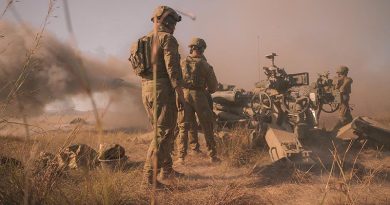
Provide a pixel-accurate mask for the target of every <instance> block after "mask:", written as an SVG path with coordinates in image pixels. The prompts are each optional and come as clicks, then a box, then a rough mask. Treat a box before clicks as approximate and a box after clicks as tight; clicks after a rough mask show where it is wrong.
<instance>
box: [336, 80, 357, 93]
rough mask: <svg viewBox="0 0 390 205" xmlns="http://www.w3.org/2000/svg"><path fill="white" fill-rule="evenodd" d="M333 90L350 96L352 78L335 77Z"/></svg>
mask: <svg viewBox="0 0 390 205" xmlns="http://www.w3.org/2000/svg"><path fill="white" fill-rule="evenodd" d="M335 82H336V84H335V86H336V87H335V88H336V89H337V90H339V91H340V93H343V94H347V95H348V94H350V93H351V91H352V90H351V85H352V82H353V80H352V78H350V77H347V76H341V77H337V78H336V79H335Z"/></svg>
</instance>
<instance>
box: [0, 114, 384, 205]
mask: <svg viewBox="0 0 390 205" xmlns="http://www.w3.org/2000/svg"><path fill="white" fill-rule="evenodd" d="M75 118H81V119H86V121H85V122H81V123H80V120H78V122H79V123H75V124H70V123H69V122H71V121H72V119H75ZM91 119H92V117H91V114H90V113H89V114H88V113H84V114H74V115H73V114H72V115H71V114H68V115H63V114H61V115H47V116H45V117H40V118H37V119H32V120H31V121H30V124H34V125H35V126H36V127H30V129H29V130H30V135H31V137H30V139H29V140H26V139H25V129H24V126H22V125H18V124H9V123H8V124H6V125H4V126H2V127H1V128H0V156H2V157H3V158H4V157H8V158H14V159H17V160H20V161H21V162H22V165H23V166H24V168H20V170H19V169H14V168H9V167H7V166H6V165H5V164H4V163H3V164H2V165H1V166H0V176H1V178H0V181H1V183H0V204H19V203H23V202H27V203H31V204H33V203H34V202H35V203H36V204H149V203H150V200H151V192H150V190H144V189H141V188H140V184H141V180H142V166H143V163H144V160H145V156H146V150H147V148H148V146H149V143H150V141H151V137H152V135H151V133H149V132H148V131H145V130H139V129H138V130H136V129H124V128H119V129H111V130H108V129H104V130H103V131H102V132H101V133H100V134H99V132H98V131H97V130H96V128H95V127H94V123H93V122H92V120H91ZM10 121H11V120H10ZM76 121H77V120H76ZM13 122H18V121H17V120H14V121H13ZM383 122H385V123H388V122H389V121H388V120H387V121H383ZM324 133H325V134H324ZM232 136H233V137H232V138H230V141H229V142H225V141H221V140H218V149H219V152H220V153H221V154H220V155H222V156H221V158H222V160H223V162H222V163H220V164H211V163H210V162H209V161H208V159H207V156H206V154H205V151H206V148H205V143H204V139H203V136H200V139H201V150H202V151H203V152H204V153H203V154H200V155H194V154H190V155H189V156H188V157H187V158H186V163H185V165H179V166H178V165H174V166H175V169H176V170H177V171H179V172H182V173H184V174H185V177H183V178H177V179H171V180H165V181H162V182H163V183H165V184H167V185H168V187H169V189H166V190H160V191H158V193H157V202H158V204H390V151H389V150H386V149H383V148H381V147H379V146H377V145H373V144H371V143H369V142H368V143H363V142H353V143H352V144H350V143H349V142H339V141H337V140H332V138H331V137H330V136H329V135H327V134H326V132H322V133H321V134H318V132H313V133H311V135H310V136H309V138H308V139H307V140H305V141H304V142H303V143H304V145H305V146H306V148H307V149H310V150H312V154H311V156H312V159H313V161H314V163H313V164H292V163H288V162H285V161H281V162H277V163H271V160H270V158H269V155H268V151H267V148H266V145H264V147H262V148H261V147H260V148H257V149H255V150H251V149H249V148H247V146H246V144H245V143H242V141H240V140H239V139H242V138H243V137H245V136H242V134H240V133H239V132H235V133H233V134H232ZM75 143H82V144H87V145H89V146H90V147H92V148H93V149H95V150H98V148H99V144H101V143H117V144H120V145H121V146H123V147H124V148H125V150H126V155H127V156H128V158H129V160H128V164H126V166H125V167H123V169H122V170H120V171H115V172H113V171H107V170H104V169H100V168H97V169H91V170H68V171H66V172H65V173H63V174H62V175H61V176H58V177H56V178H55V180H51V181H50V183H48V184H49V185H47V184H45V183H44V182H46V181H45V180H43V181H39V183H36V182H34V179H35V178H34V177H33V176H31V174H28V164H29V162H31V161H33V160H34V159H35V158H36V157H37V156H38V154H39V153H40V152H41V151H45V152H50V153H53V154H56V153H58V151H59V150H60V148H61V147H64V146H69V145H70V144H75ZM174 158H175V156H174ZM30 164H31V163H30ZM26 193H27V195H28V197H26ZM35 195H36V196H35Z"/></svg>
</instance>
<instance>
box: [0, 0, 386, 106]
mask: <svg viewBox="0 0 390 205" xmlns="http://www.w3.org/2000/svg"><path fill="white" fill-rule="evenodd" d="M6 2H7V0H0V6H1V7H0V8H1V9H2V10H3V8H4V7H5V5H6ZM47 2H48V1H46V0H19V1H18V2H15V4H14V5H15V10H16V11H17V13H18V14H19V15H20V18H21V19H23V21H25V22H27V23H29V24H32V25H33V26H36V27H38V26H40V24H41V22H42V21H43V18H44V16H45V13H46V11H47V4H48V3H47ZM68 3H69V7H70V13H71V18H72V25H73V30H74V33H75V37H76V40H77V42H78V45H79V47H80V49H81V50H82V51H83V52H88V53H90V54H93V55H96V56H99V57H104V56H107V55H112V56H117V57H119V58H123V60H124V61H125V60H126V59H127V56H128V49H129V46H130V44H131V43H132V42H134V41H135V40H136V39H137V38H139V37H140V36H142V35H143V34H146V33H147V32H148V31H150V30H151V28H152V23H151V21H150V18H151V15H152V12H153V10H154V8H155V7H156V6H157V5H162V4H163V5H168V6H171V7H173V8H175V9H179V10H182V11H188V12H192V13H194V14H195V15H196V16H197V19H196V21H192V20H191V19H189V18H186V17H183V21H182V22H180V23H178V25H177V27H176V31H175V36H176V38H177V39H178V41H179V43H180V46H181V47H183V48H185V49H184V51H185V53H183V55H185V54H186V52H188V49H187V44H188V42H189V40H190V38H191V37H194V36H197V37H201V38H204V39H205V40H206V42H207V44H208V48H207V50H206V53H205V54H206V56H207V59H208V60H209V62H210V63H211V64H212V65H213V66H214V69H215V72H216V74H217V77H218V80H219V81H221V82H223V83H230V84H236V85H238V86H240V87H244V88H247V89H249V88H251V87H252V86H253V84H254V83H255V82H256V81H257V80H258V78H259V68H260V67H262V66H263V65H268V64H269V62H268V61H266V59H265V58H264V57H263V56H264V55H266V54H269V53H271V52H276V53H278V55H279V57H278V58H277V60H276V64H277V65H279V66H280V67H284V68H285V69H286V70H287V72H289V73H294V72H304V71H308V72H310V73H311V76H312V77H315V75H316V73H318V72H323V71H326V70H329V71H331V72H332V73H333V74H334V71H335V68H336V67H337V66H339V65H341V64H344V65H347V66H349V67H350V76H351V77H352V78H353V79H354V84H353V91H352V92H353V93H352V102H353V103H355V104H356V106H357V107H356V109H363V108H364V110H365V111H366V113H369V112H371V111H378V108H380V109H384V108H387V109H388V110H390V94H389V93H390V88H389V87H390V86H388V82H389V78H390V23H389V22H390V12H389V11H390V1H388V0H258V1H255V0H252V1H250V0H241V1H238V0H237V1H233V0H176V1H174V0H170V1H151V0H148V1H147V0H138V1H136V0H134V1H131V0H111V1H108V0H68ZM56 4H57V6H58V8H56V10H55V11H54V15H55V16H56V18H51V20H50V24H49V26H48V29H49V30H50V32H52V33H54V34H55V35H56V36H57V37H58V38H60V39H62V40H63V41H65V40H67V39H68V38H69V34H68V31H67V29H66V23H65V18H64V12H63V5H62V1H60V0H57V3H56ZM3 19H8V20H14V19H15V16H14V15H13V13H12V11H11V10H8V11H7V13H6V14H5V16H4V17H3ZM258 37H259V39H260V41H258ZM258 42H259V43H258ZM258 48H259V50H258ZM259 64H260V65H259ZM130 72H131V71H130V69H129V73H130ZM262 76H263V75H262ZM312 81H313V79H312ZM375 101H376V102H377V103H375V104H374V103H371V102H375Z"/></svg>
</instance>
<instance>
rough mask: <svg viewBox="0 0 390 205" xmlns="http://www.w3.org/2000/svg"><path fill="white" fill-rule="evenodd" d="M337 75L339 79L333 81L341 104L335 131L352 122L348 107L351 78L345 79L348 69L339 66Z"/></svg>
mask: <svg viewBox="0 0 390 205" xmlns="http://www.w3.org/2000/svg"><path fill="white" fill-rule="evenodd" d="M337 73H340V74H342V75H340V76H339V77H337V78H336V80H335V89H337V90H339V91H340V97H341V103H340V107H339V121H338V122H337V124H336V126H335V129H338V128H340V127H342V126H344V125H346V124H348V123H350V122H351V121H352V115H351V110H350V107H349V98H350V97H349V95H350V94H351V85H352V82H353V80H352V78H350V77H347V73H348V68H347V67H345V66H341V67H340V68H339V70H338V71H337Z"/></svg>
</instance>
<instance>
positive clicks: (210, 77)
mask: <svg viewBox="0 0 390 205" xmlns="http://www.w3.org/2000/svg"><path fill="white" fill-rule="evenodd" d="M208 67H209V68H208V69H207V74H206V85H207V91H208V92H209V93H210V94H212V93H215V91H217V87H218V80H217V76H215V73H214V69H213V67H212V66H211V65H208Z"/></svg>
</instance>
